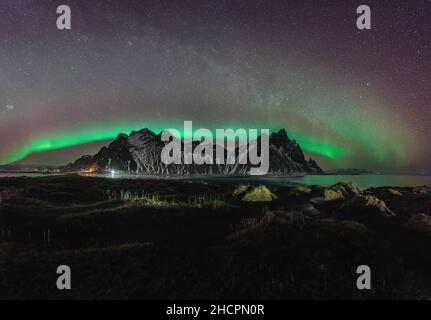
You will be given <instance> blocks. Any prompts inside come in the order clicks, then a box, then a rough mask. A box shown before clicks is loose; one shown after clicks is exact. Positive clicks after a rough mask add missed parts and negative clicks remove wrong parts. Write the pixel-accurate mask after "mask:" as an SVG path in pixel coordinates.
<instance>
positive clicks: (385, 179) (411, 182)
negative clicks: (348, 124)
mask: <svg viewBox="0 0 431 320" xmlns="http://www.w3.org/2000/svg"><path fill="white" fill-rule="evenodd" d="M52 175H56V176H57V175H59V174H43V173H0V178H2V177H24V176H26V177H35V178H36V177H46V176H52ZM88 176H95V177H106V178H111V179H168V180H170V179H172V180H187V181H191V182H193V181H203V182H204V181H218V182H221V181H226V182H238V183H240V182H244V183H246V182H250V183H262V184H271V185H283V186H292V185H321V186H330V185H333V184H335V183H337V182H348V181H352V182H355V183H356V184H357V185H358V186H359V188H361V189H367V188H371V187H394V186H398V187H419V186H425V185H426V186H429V187H431V176H424V175H378V174H366V175H306V176H263V177H260V176H245V177H237V176H232V177H231V176H224V177H203V176H195V177H182V176H147V175H137V174H120V173H115V174H96V175H88Z"/></svg>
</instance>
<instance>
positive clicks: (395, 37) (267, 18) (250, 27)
mask: <svg viewBox="0 0 431 320" xmlns="http://www.w3.org/2000/svg"><path fill="white" fill-rule="evenodd" d="M59 4H67V5H69V6H70V7H71V10H72V30H70V31H67V30H66V31H59V30H57V28H56V19H57V14H56V8H57V6H58V5H59ZM367 4H368V5H369V6H370V7H371V10H372V30H368V31H359V30H357V28H356V17H357V15H356V6H357V5H358V3H357V2H356V1H331V4H328V5H324V4H323V3H322V2H320V1H309V0H305V1H269V0H265V1H202V0H201V1H184V0H183V1H177V2H175V1H157V2H156V1H106V0H104V1H101V0H100V1H99V0H93V1H72V0H69V1H66V0H64V1H36V0H20V1H16V0H14V1H12V0H7V1H2V4H1V5H0V163H11V162H14V161H18V160H24V161H27V162H29V161H30V162H31V161H32V159H33V160H34V159H36V158H32V157H34V154H32V153H40V152H46V151H52V150H58V152H56V153H55V155H53V154H51V153H47V154H48V155H49V156H45V157H42V159H43V161H44V162H45V164H63V163H65V162H68V161H71V160H74V159H73V156H74V155H73V156H72V155H71V154H70V152H69V151H70V150H69V148H68V147H72V146H77V145H82V148H83V149H86V151H88V150H87V149H88V146H87V147H86V148H85V147H84V146H85V145H84V144H86V143H91V142H95V141H102V142H106V140H108V139H112V138H114V137H115V136H116V135H117V134H118V133H120V132H126V133H129V132H130V131H132V130H139V129H141V128H143V127H148V128H151V129H153V130H155V131H160V130H162V129H164V128H169V127H176V128H181V127H182V124H183V121H184V120H192V121H193V122H194V126H195V127H197V126H203V127H208V128H212V129H215V128H229V127H233V128H238V127H245V128H269V129H271V130H277V129H279V128H286V129H287V131H288V133H289V136H290V137H291V138H293V139H296V140H297V141H298V142H299V143H300V144H301V146H302V147H303V149H304V151H306V152H307V153H308V154H309V155H310V156H312V157H314V158H317V160H318V161H319V163H320V164H321V165H322V166H323V167H324V168H341V167H343V168H344V167H360V168H368V169H372V170H382V171H410V172H431V170H430V169H429V167H428V163H429V162H430V161H431V151H430V148H429V147H428V144H429V142H428V141H429V138H430V137H431V128H430V121H431V98H430V94H431V91H430V89H431V53H430V50H431V43H430V42H431V41H430V39H431V31H430V30H431V2H430V1H426V0H423V1H411V2H410V1H409V2H408V3H407V2H406V1H367ZM97 147H99V146H97ZM93 148H94V150H91V151H93V152H97V148H96V147H93ZM26 157H27V158H26ZM34 161H36V160H34ZM38 161H41V160H40V158H39V159H38Z"/></svg>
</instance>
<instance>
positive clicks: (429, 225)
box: [405, 213, 431, 236]
mask: <svg viewBox="0 0 431 320" xmlns="http://www.w3.org/2000/svg"><path fill="white" fill-rule="evenodd" d="M405 226H406V228H408V229H410V230H412V231H416V232H419V233H423V234H425V235H427V236H431V217H430V216H428V215H426V214H424V213H417V214H414V215H413V216H411V218H410V219H409V221H407V223H406V224H405Z"/></svg>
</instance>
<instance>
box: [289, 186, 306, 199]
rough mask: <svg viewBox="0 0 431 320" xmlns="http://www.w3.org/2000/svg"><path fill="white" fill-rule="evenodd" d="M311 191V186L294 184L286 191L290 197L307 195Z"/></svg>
mask: <svg viewBox="0 0 431 320" xmlns="http://www.w3.org/2000/svg"><path fill="white" fill-rule="evenodd" d="M310 193H311V188H310V187H307V186H296V187H294V188H292V189H290V190H289V192H288V193H287V195H288V196H291V197H302V196H306V195H309V194H310Z"/></svg>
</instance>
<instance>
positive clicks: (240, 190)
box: [232, 184, 251, 198]
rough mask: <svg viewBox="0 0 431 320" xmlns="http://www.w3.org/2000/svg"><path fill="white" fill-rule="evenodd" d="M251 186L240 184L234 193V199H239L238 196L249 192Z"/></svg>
mask: <svg viewBox="0 0 431 320" xmlns="http://www.w3.org/2000/svg"><path fill="white" fill-rule="evenodd" d="M250 187H251V186H250V185H249V184H240V185H239V186H237V187H236V188H235V190H234V191H233V192H232V197H233V198H238V196H239V195H240V194H242V193H244V192H246V191H247V189H249V188H250Z"/></svg>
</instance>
